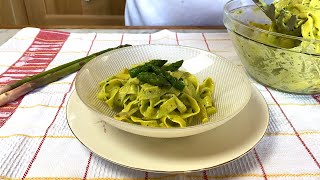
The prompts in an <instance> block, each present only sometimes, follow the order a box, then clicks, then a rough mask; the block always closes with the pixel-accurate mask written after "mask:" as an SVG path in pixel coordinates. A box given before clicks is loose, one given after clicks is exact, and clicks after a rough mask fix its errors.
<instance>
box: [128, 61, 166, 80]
mask: <svg viewBox="0 0 320 180" xmlns="http://www.w3.org/2000/svg"><path fill="white" fill-rule="evenodd" d="M165 63H167V60H160V59H159V60H158V59H155V60H151V61H149V62H147V63H145V64H143V65H140V66H137V67H134V68H132V69H130V70H129V74H130V76H131V77H132V78H134V77H137V76H138V75H139V73H141V72H148V71H150V70H152V69H151V66H150V65H154V66H157V67H162V66H163V65H164V64H165Z"/></svg>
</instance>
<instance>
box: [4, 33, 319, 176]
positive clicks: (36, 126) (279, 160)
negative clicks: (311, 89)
mask: <svg viewBox="0 0 320 180" xmlns="http://www.w3.org/2000/svg"><path fill="white" fill-rule="evenodd" d="M52 29H53V28H52ZM54 30H57V29H54ZM58 30H60V31H65V32H71V35H70V34H69V33H61V32H54V33H53V32H51V33H50V32H49V31H46V30H44V32H41V33H39V34H40V35H41V36H40V37H39V36H38V35H37V34H38V30H37V31H36V30H35V29H33V30H32V29H29V30H25V31H24V32H23V33H22V34H21V32H20V35H19V36H18V37H17V36H15V37H13V38H12V36H14V35H15V34H16V33H17V32H18V31H20V29H0V45H3V43H5V42H7V40H9V39H10V38H12V39H13V40H12V41H8V43H6V44H5V45H4V46H1V48H0V50H1V51H0V54H1V53H2V54H1V56H0V62H2V63H3V64H2V66H1V65H0V70H2V71H3V72H4V73H2V74H4V75H5V76H4V77H5V78H6V76H9V77H14V76H12V73H11V72H15V73H16V74H13V75H20V74H21V73H24V72H25V71H23V69H22V70H21V71H14V70H15V69H14V68H17V67H19V66H20V65H21V64H22V66H23V65H24V63H25V62H27V60H28V59H31V60H30V61H29V60H28V62H27V63H39V62H33V58H39V59H41V58H42V59H43V57H42V56H43V54H46V55H48V54H49V55H50V53H47V52H46V53H44V52H45V51H43V52H41V51H40V50H41V48H40V50H39V49H37V47H39V45H38V44H37V43H39V42H41V41H47V42H54V41H57V40H59V41H62V40H61V39H63V38H64V39H65V40H64V41H65V42H66V43H65V44H64V45H59V44H57V45H56V46H58V47H59V48H53V49H57V50H55V51H56V52H51V55H50V58H51V59H50V61H48V62H47V64H46V67H47V66H49V65H60V64H63V63H65V62H66V61H67V60H69V61H70V60H72V59H75V58H80V57H83V56H85V55H87V54H89V52H90V53H93V52H97V51H99V50H102V48H104V47H110V46H114V45H118V44H119V43H122V40H123V39H124V41H123V43H124V44H126V43H128V44H131V43H132V44H133V45H134V43H135V44H142V43H147V42H148V41H149V43H150V42H151V43H152V44H157V43H158V44H160V43H165V44H169V43H171V44H179V45H185V46H192V47H197V48H201V49H204V50H208V51H210V52H213V53H216V54H218V55H221V56H224V57H226V58H227V59H228V60H230V61H232V62H234V63H236V64H237V65H239V66H241V67H243V66H242V64H241V62H240V59H239V57H238V56H237V54H236V53H235V49H234V48H233V46H232V43H231V40H230V38H228V35H227V34H226V30H225V29H199V28H195V29H182V28H181V29H178V28H177V29H173V28H170V29H169V31H163V32H162V33H161V32H160V33H155V32H158V31H161V30H162V29H158V28H150V29H121V28H119V29H116V28H113V29H58ZM41 31H42V30H41ZM26 32H28V33H27V34H25V33H26ZM74 32H77V33H84V34H73V33H74ZM88 32H95V33H98V38H97V39H95V37H97V34H95V33H91V34H85V33H88ZM172 32H177V33H172ZM99 33H115V34H112V35H111V34H103V35H102V34H99ZM122 33H133V34H131V35H129V34H122ZM145 33H155V34H151V35H152V38H151V35H145ZM216 33H220V34H216ZM44 34H45V35H47V36H44ZM48 34H51V35H52V34H60V35H59V38H61V39H55V38H57V37H56V36H49V35H48ZM69 35H70V37H71V36H72V38H69V39H68V37H69ZM124 35H125V36H126V37H128V38H123V36H124ZM26 36H28V37H26ZM121 37H122V38H121ZM178 37H179V38H178ZM34 38H37V41H36V42H37V43H36V44H32V47H31V46H30V48H28V50H27V51H26V50H25V49H26V48H25V47H26V46H27V45H29V44H30V43H31V42H32V41H33V40H34ZM42 38H48V39H46V40H43V39H42ZM50 38H53V39H50ZM48 44H49V43H48ZM62 46H64V47H63V48H62ZM42 50H43V49H42ZM50 51H53V50H52V49H50ZM35 52H37V53H35ZM54 53H55V54H54ZM13 55H15V56H13ZM21 55H22V56H21ZM32 55H34V56H32ZM70 57H72V58H70ZM47 58H48V57H47ZM17 59H18V60H17ZM51 61H52V63H51ZM42 63H43V62H42ZM12 64H14V66H11V65H12ZM41 67H43V66H39V67H38V66H37V67H36V68H33V69H31V70H33V71H32V72H34V71H36V70H42V69H41ZM46 67H45V68H46ZM50 67H52V66H50ZM1 68H2V69H1ZM10 73H11V74H10ZM19 73H20V74H19ZM74 77H75V74H72V75H71V76H69V77H68V78H65V79H62V80H61V81H59V82H56V83H52V84H51V86H46V87H44V88H42V89H41V90H39V91H36V92H34V93H32V94H31V95H29V96H26V97H25V98H24V99H23V100H22V101H21V104H19V103H18V105H16V106H14V107H13V105H12V106H11V107H9V108H11V109H9V108H8V107H7V109H9V110H10V112H11V111H12V112H14V116H12V117H11V118H10V120H9V121H8V122H6V124H5V125H6V126H3V127H2V129H1V131H0V179H2V178H3V179H10V180H16V179H21V177H27V178H26V180H27V179H30V180H36V179H44V178H46V179H47V180H51V179H61V180H65V179H73V180H75V179H91V180H103V179H104V180H105V179H107V180H125V179H135V180H143V179H150V180H184V179H185V180H187V179H189V180H191V179H192V180H208V179H233V180H240V179H241V180H242V179H252V180H253V179H261V180H262V179H271V180H286V179H297V180H298V179H299V180H300V179H308V180H314V179H320V163H319V162H320V148H319V147H320V140H319V139H320V123H319V114H320V95H314V96H310V95H294V94H288V93H283V92H279V91H275V90H273V89H270V88H268V87H265V86H263V85H261V84H259V83H257V82H255V81H254V80H252V79H250V82H251V83H252V84H253V85H254V86H255V87H256V88H257V89H258V90H259V91H260V93H261V94H262V95H263V96H264V98H265V100H266V103H267V105H268V107H269V114H270V124H269V127H268V130H267V132H266V134H265V136H264V138H263V139H262V140H261V142H260V143H259V144H258V145H257V146H256V147H255V148H254V149H253V150H252V151H250V152H248V153H247V154H246V155H245V156H243V157H241V158H239V159H238V160H236V161H233V162H230V163H228V164H226V165H224V166H221V167H218V168H212V169H209V170H206V171H203V172H197V173H191V174H175V175H166V174H155V173H148V172H143V171H135V170H131V169H127V168H122V167H119V166H117V165H115V164H112V163H109V162H108V161H104V160H102V159H101V158H99V157H98V156H96V155H95V154H93V153H92V152H90V151H89V150H87V149H85V148H84V147H83V146H82V144H80V143H79V142H78V141H77V139H76V138H75V137H74V136H73V135H72V133H71V131H70V129H69V127H68V125H67V124H66V119H65V106H64V104H65V102H67V99H68V97H69V94H70V92H71V90H73V89H72V88H73V82H74V81H73V79H74ZM65 100H66V101H65ZM18 106H19V107H18ZM14 108H17V109H18V110H17V111H15V109H14ZM3 109H5V108H3ZM12 109H13V110H12ZM5 110H6V109H5ZM9 110H8V111H9ZM60 110H61V111H60ZM44 113H46V114H45V116H41V115H43V114H44ZM39 116H41V118H39ZM30 129H32V131H29V130H30ZM42 143H43V145H42ZM22 145H23V148H22ZM75 149H77V151H74V150H75ZM19 158H20V159H19ZM18 163H19V164H18ZM82 177H83V178H82Z"/></svg>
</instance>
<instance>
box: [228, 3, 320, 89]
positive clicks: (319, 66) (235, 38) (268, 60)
mask: <svg viewBox="0 0 320 180" xmlns="http://www.w3.org/2000/svg"><path fill="white" fill-rule="evenodd" d="M223 21H224V25H225V26H226V28H227V30H228V33H229V35H230V37H231V40H232V43H233V45H234V47H235V49H236V52H237V54H238V56H239V57H240V59H241V61H242V64H243V65H244V67H245V69H246V70H247V72H248V73H249V74H250V75H251V77H253V79H255V80H256V81H258V82H259V83H261V84H263V85H266V86H269V87H271V88H274V89H276V90H280V91H284V92H289V93H296V94H317V93H320V54H319V49H317V48H319V47H320V41H319V40H311V39H306V38H301V37H296V36H290V35H285V34H281V33H275V32H271V31H268V30H264V29H263V28H257V26H252V25H251V24H252V23H259V24H270V23H271V21H270V19H269V18H268V17H267V16H266V15H265V14H264V13H263V12H262V11H261V10H260V9H259V8H258V7H257V6H256V5H255V4H254V3H253V2H252V0H231V1H229V2H228V3H226V4H225V7H224V19H223ZM317 51H318V53H316V52H317Z"/></svg>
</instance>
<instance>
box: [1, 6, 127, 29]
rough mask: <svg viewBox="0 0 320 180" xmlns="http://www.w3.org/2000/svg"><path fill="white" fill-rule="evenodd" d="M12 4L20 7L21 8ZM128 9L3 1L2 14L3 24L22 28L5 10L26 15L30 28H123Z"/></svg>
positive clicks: (121, 7) (122, 7)
mask: <svg viewBox="0 0 320 180" xmlns="http://www.w3.org/2000/svg"><path fill="white" fill-rule="evenodd" d="M4 2H5V3H6V4H4ZM13 2H15V3H13ZM12 4H19V5H20V6H21V8H19V7H20V6H19V7H18V6H17V5H15V6H12ZM124 8H125V0H1V1H0V12H1V17H3V18H5V20H1V19H0V24H2V25H22V24H19V23H12V20H11V19H12V18H11V19H10V18H9V17H5V16H3V15H5V14H7V13H8V12H3V9H7V11H10V9H11V11H12V12H15V14H16V13H18V14H22V13H24V18H25V20H26V21H24V23H25V24H27V25H30V26H51V25H53V26H60V25H61V26H63V25H69V26H72V25H84V26H96V25H116V26H122V25H124ZM2 14H3V15H2ZM8 22H11V24H10V23H8Z"/></svg>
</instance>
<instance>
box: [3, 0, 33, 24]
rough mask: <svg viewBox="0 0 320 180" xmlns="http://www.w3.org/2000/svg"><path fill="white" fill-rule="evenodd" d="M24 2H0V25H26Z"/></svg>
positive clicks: (7, 0) (21, 0)
mask: <svg viewBox="0 0 320 180" xmlns="http://www.w3.org/2000/svg"><path fill="white" fill-rule="evenodd" d="M28 24H29V21H28V16H27V11H26V8H25V5H24V0H0V25H28Z"/></svg>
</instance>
